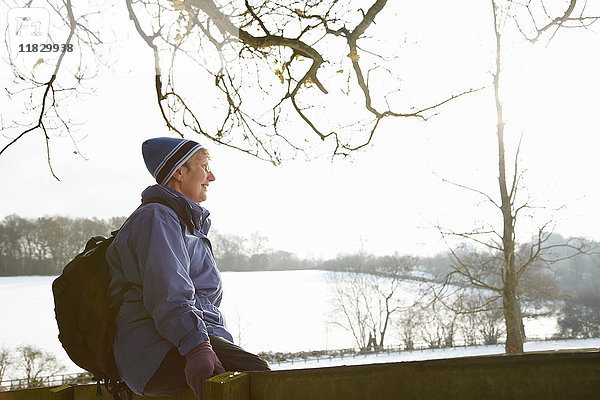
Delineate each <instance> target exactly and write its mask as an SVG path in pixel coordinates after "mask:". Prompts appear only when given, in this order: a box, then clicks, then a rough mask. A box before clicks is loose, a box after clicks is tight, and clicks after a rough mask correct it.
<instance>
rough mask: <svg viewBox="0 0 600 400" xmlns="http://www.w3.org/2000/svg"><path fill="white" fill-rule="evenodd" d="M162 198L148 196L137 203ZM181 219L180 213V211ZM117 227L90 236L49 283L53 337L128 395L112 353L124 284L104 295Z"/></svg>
mask: <svg viewBox="0 0 600 400" xmlns="http://www.w3.org/2000/svg"><path fill="white" fill-rule="evenodd" d="M149 203H161V204H163V205H165V206H167V207H170V206H169V205H168V204H166V203H165V202H163V201H161V200H158V199H151V200H149V201H146V202H144V203H142V205H140V207H142V206H144V205H146V204H149ZM180 219H181V216H180ZM118 232H119V231H118V230H117V231H114V232H112V234H111V236H110V237H108V238H106V237H103V236H94V237H92V238H91V239H90V240H88V242H87V244H86V245H85V249H84V250H83V251H82V252H81V253H79V254H78V255H77V256H75V258H74V259H73V260H71V261H70V262H69V263H68V264H67V265H66V266H65V268H64V270H63V272H62V274H61V275H60V276H59V277H58V278H56V279H55V280H54V282H53V283H52V293H53V295H54V313H55V316H56V322H57V323H58V331H59V334H58V339H59V340H60V342H61V344H62V346H63V347H64V349H65V351H66V352H67V354H68V355H69V358H71V360H73V362H74V363H75V364H77V365H78V366H80V367H81V368H83V369H85V370H86V371H88V372H90V373H92V374H93V375H94V380H96V381H98V394H99V395H101V390H100V382H101V381H104V385H105V387H106V389H107V390H108V391H109V392H110V393H111V394H112V395H113V397H115V399H124V398H130V397H131V392H130V390H129V388H128V387H127V385H126V384H125V383H124V382H123V381H122V380H121V377H120V376H119V371H118V369H117V365H116V362H115V358H114V353H113V343H114V339H115V336H116V325H115V316H116V314H117V312H118V311H119V307H120V306H121V303H122V302H123V295H124V294H125V292H126V291H127V290H129V289H130V288H131V285H130V286H128V287H126V288H124V289H123V290H122V291H121V292H120V293H119V294H118V295H116V296H115V297H113V298H110V299H109V298H108V296H107V289H108V284H109V283H110V267H109V265H108V262H107V261H106V250H107V249H108V246H110V244H111V243H112V241H113V240H114V238H115V236H116V235H117V233H118Z"/></svg>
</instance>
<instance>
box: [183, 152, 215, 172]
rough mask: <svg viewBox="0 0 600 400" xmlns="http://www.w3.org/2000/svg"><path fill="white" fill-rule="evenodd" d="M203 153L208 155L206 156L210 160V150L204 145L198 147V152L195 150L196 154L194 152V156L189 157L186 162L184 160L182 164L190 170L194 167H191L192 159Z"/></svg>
mask: <svg viewBox="0 0 600 400" xmlns="http://www.w3.org/2000/svg"><path fill="white" fill-rule="evenodd" d="M199 154H200V155H203V156H206V158H208V159H209V160H210V153H209V152H208V150H207V149H205V148H204V147H202V148H200V149H198V151H197V152H195V153H194V154H192V156H191V157H190V158H188V159H187V161H186V162H184V163H183V164H182V165H181V166H182V167H186V168H187V169H188V170H190V169H192V168H191V161H192V160H193V159H194V158H196V157H197V156H198V155H199Z"/></svg>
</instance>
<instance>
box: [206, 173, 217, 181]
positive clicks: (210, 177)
mask: <svg viewBox="0 0 600 400" xmlns="http://www.w3.org/2000/svg"><path fill="white" fill-rule="evenodd" d="M208 180H209V181H210V182H212V181H214V180H215V174H213V172H212V171H210V172H209V173H208Z"/></svg>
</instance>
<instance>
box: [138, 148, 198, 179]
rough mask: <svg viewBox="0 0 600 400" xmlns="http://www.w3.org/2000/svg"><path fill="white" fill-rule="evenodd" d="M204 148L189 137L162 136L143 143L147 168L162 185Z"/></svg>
mask: <svg viewBox="0 0 600 400" xmlns="http://www.w3.org/2000/svg"><path fill="white" fill-rule="evenodd" d="M201 148H202V145H200V144H199V143H197V142H194V141H193V140H188V139H180V138H169V137H160V138H153V139H148V140H146V141H145V142H144V143H143V144H142V154H143V156H144V162H145V163H146V168H148V171H150V173H151V174H152V176H153V177H154V178H155V179H156V182H158V183H159V184H161V185H165V184H166V183H167V182H168V181H169V179H171V176H173V174H174V173H175V171H176V170H177V168H179V167H181V166H182V165H183V163H185V162H186V161H187V160H189V159H190V157H192V155H194V153H195V152H196V151H198V150H199V149H201Z"/></svg>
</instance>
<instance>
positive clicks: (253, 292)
mask: <svg viewBox="0 0 600 400" xmlns="http://www.w3.org/2000/svg"><path fill="white" fill-rule="evenodd" d="M326 274H327V272H324V271H269V272H224V273H223V274H222V276H223V282H224V288H225V296H224V298H223V304H222V307H221V309H222V311H223V312H224V314H225V317H226V319H227V323H228V328H229V330H230V331H231V333H232V334H233V336H234V338H235V340H236V341H237V342H238V343H241V345H242V346H243V347H245V348H246V349H248V350H249V351H252V352H260V351H273V352H277V351H281V352H295V351H303V350H306V351H309V350H323V349H341V348H351V347H355V346H356V345H355V343H354V340H353V338H352V336H351V335H350V334H349V333H348V332H346V331H344V330H342V329H341V328H339V327H337V326H335V325H332V324H330V323H328V320H329V319H330V318H329V314H330V313H331V305H330V302H329V289H328V285H330V283H328V282H327V280H326V279H325V275H326ZM53 280H54V277H51V276H27V277H0V321H1V322H0V326H1V328H0V346H10V347H13V348H14V347H15V346H17V345H19V344H33V345H36V346H39V347H41V348H43V349H44V350H46V351H49V352H51V353H54V354H55V355H56V356H57V357H58V359H59V360H60V361H61V362H62V363H64V364H65V365H66V366H67V372H77V371H79V369H78V367H77V366H75V365H74V364H73V363H72V362H71V361H70V360H69V359H68V357H67V355H66V353H65V352H64V350H63V349H62V347H61V345H60V342H59V341H58V338H57V335H58V330H57V328H56V322H55V320H54V309H53V307H54V304H53V300H52V291H51V284H52V281H53ZM555 328H556V323H555V321H554V319H552V318H545V319H543V320H535V321H525V329H526V332H527V334H528V336H532V337H549V336H551V335H552V334H553V333H554V331H555ZM387 343H388V344H394V343H396V344H397V343H400V340H399V339H398V338H397V337H396V335H395V333H394V332H391V333H390V335H389V336H388V340H387ZM564 346H574V348H582V347H600V339H594V340H591V341H559V342H530V343H527V344H526V350H527V351H535V350H542V349H545V350H548V349H550V350H551V349H555V348H564ZM502 352H503V349H502V346H480V347H471V348H469V347H467V348H459V349H446V350H427V351H423V352H421V351H413V352H412V353H408V352H401V353H395V354H390V355H389V356H388V355H387V354H386V355H385V356H384V355H383V354H380V355H379V356H375V355H371V356H368V357H364V356H360V357H356V358H354V359H348V358H345V359H343V360H342V359H336V360H332V361H331V362H329V363H328V364H327V363H325V361H323V359H321V360H320V362H316V361H314V362H313V361H308V362H307V363H305V362H304V361H301V362H300V363H298V362H295V363H294V364H293V365H292V364H289V363H286V364H281V366H277V365H274V367H275V368H310V367H323V366H328V365H350V364H352V363H360V364H363V363H373V362H388V361H407V360H421V359H429V358H445V357H461V356H465V355H477V354H498V353H502Z"/></svg>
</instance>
